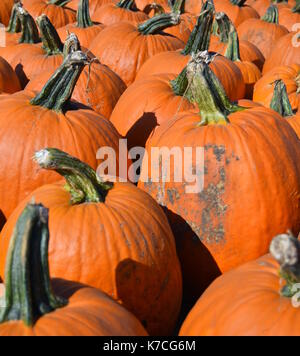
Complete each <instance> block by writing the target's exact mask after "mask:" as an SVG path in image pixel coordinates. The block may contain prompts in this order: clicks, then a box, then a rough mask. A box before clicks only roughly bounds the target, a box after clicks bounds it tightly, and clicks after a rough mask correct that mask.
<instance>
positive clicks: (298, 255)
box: [270, 232, 300, 298]
mask: <svg viewBox="0 0 300 356" xmlns="http://www.w3.org/2000/svg"><path fill="white" fill-rule="evenodd" d="M270 253H271V254H272V256H273V257H274V258H275V259H276V261H277V262H278V263H279V265H280V271H279V275H280V277H281V278H283V279H284V280H285V282H286V285H285V286H284V287H283V288H282V290H281V295H282V296H284V297H287V298H292V297H293V296H294V295H295V294H296V293H297V292H299V289H298V288H295V284H299V283H300V242H299V240H298V239H296V238H295V237H294V236H293V235H292V234H291V233H290V232H289V233H288V234H281V235H278V236H276V237H274V239H273V240H272V242H271V245H270Z"/></svg>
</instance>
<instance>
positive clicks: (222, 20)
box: [213, 12, 233, 43]
mask: <svg viewBox="0 0 300 356" xmlns="http://www.w3.org/2000/svg"><path fill="white" fill-rule="evenodd" d="M232 25H233V24H232V22H231V20H230V19H229V17H228V16H227V15H226V14H225V13H224V12H218V13H217V14H216V16H215V21H214V25H213V34H214V35H216V36H218V37H219V39H220V42H222V43H228V39H229V33H230V30H231V28H232Z"/></svg>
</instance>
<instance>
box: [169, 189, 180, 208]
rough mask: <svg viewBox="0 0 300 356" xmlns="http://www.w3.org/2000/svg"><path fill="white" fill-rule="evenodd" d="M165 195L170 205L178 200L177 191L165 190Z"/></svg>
mask: <svg viewBox="0 0 300 356" xmlns="http://www.w3.org/2000/svg"><path fill="white" fill-rule="evenodd" d="M167 194H168V198H169V201H170V203H171V204H174V201H175V200H178V199H179V198H180V195H179V193H178V191H177V190H176V189H174V188H172V189H167Z"/></svg>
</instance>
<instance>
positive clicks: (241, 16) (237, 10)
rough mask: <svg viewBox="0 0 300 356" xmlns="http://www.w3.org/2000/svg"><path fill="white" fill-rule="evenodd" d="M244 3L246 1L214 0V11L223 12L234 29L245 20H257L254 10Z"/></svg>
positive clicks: (257, 16) (257, 15)
mask: <svg viewBox="0 0 300 356" xmlns="http://www.w3.org/2000/svg"><path fill="white" fill-rule="evenodd" d="M245 2H246V0H214V4H215V9H216V11H217V12H224V13H225V14H226V15H227V16H228V17H229V18H230V20H231V21H232V22H233V24H234V26H236V27H238V26H239V25H240V24H242V23H243V22H244V21H246V20H249V19H259V14H258V13H257V12H256V10H254V9H253V8H252V7H251V6H248V5H247V4H245Z"/></svg>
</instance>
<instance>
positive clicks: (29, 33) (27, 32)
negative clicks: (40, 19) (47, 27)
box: [17, 7, 40, 43]
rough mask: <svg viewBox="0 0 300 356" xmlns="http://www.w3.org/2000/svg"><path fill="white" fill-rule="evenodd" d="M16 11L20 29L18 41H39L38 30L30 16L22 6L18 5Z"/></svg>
mask: <svg viewBox="0 0 300 356" xmlns="http://www.w3.org/2000/svg"><path fill="white" fill-rule="evenodd" d="M17 11H18V17H19V19H20V23H21V31H22V34H21V37H20V39H19V43H38V42H40V37H39V31H38V29H37V26H36V24H35V21H34V19H33V18H32V16H31V15H30V14H29V13H28V12H27V11H26V10H24V9H23V8H22V7H18V8H17Z"/></svg>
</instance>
